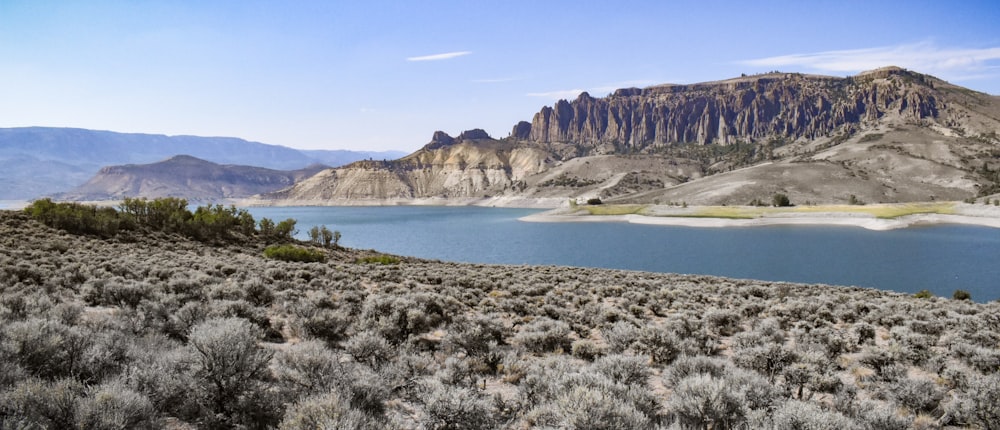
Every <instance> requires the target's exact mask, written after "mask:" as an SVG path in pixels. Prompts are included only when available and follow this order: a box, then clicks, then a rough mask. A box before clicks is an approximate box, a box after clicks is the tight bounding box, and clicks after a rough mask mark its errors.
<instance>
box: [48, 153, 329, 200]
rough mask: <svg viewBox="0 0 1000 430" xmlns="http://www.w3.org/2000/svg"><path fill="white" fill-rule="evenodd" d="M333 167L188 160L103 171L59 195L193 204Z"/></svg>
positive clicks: (263, 188)
mask: <svg viewBox="0 0 1000 430" xmlns="http://www.w3.org/2000/svg"><path fill="white" fill-rule="evenodd" d="M326 167H327V166H322V165H313V166H309V167H306V168H304V169H300V170H293V171H283V170H272V169H265V168H261V167H251V166H236V165H220V164H216V163H212V162H209V161H205V160H202V159H199V158H195V157H191V156H188V155H178V156H175V157H171V158H169V159H167V160H164V161H161V162H158V163H152V164H127V165H122V166H108V167H103V168H101V170H100V171H99V172H98V173H97V174H96V175H94V177H92V178H91V179H90V180H89V181H87V182H86V183H85V184H83V185H81V186H79V187H77V188H75V189H73V190H72V191H69V192H67V193H63V194H60V195H57V198H59V199H64V200H119V199H122V198H124V197H147V198H157V197H181V198H185V199H188V200H192V201H202V200H209V201H211V200H218V199H226V198H242V197H248V196H252V195H255V194H261V193H267V192H271V191H275V190H279V189H282V188H286V187H288V186H291V185H292V184H294V183H295V182H297V181H300V180H302V179H305V178H306V177H309V176H312V175H313V174H315V173H317V172H319V171H321V170H323V169H325V168H326Z"/></svg>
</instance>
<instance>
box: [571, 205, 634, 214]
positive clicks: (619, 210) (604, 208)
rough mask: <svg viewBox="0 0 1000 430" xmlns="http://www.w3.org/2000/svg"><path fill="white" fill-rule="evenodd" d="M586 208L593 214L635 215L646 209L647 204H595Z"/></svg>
mask: <svg viewBox="0 0 1000 430" xmlns="http://www.w3.org/2000/svg"><path fill="white" fill-rule="evenodd" d="M584 209H586V210H587V212H590V214H591V215H634V214H639V213H640V212H642V210H643V209H646V205H599V206H597V205H594V206H587V207H585V208H584Z"/></svg>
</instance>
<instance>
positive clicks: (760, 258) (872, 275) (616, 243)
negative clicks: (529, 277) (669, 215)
mask: <svg viewBox="0 0 1000 430" xmlns="http://www.w3.org/2000/svg"><path fill="white" fill-rule="evenodd" d="M250 211H251V213H253V215H254V217H255V218H258V219H259V218H260V217H268V218H271V219H273V220H275V221H280V220H283V219H285V218H295V219H296V220H298V224H297V228H298V229H299V232H300V233H299V237H301V238H305V237H306V232H307V231H308V230H309V228H310V227H312V226H314V225H321V224H322V225H326V226H327V227H329V228H330V229H331V230H338V231H340V232H341V233H342V234H343V238H342V239H341V245H343V246H348V247H352V248H362V249H376V250H378V251H382V252H387V253H392V254H399V255H408V256H415V257H421V258H430V259H440V260H446V261H461V262H474V263H501V264H540V265H566V266H587V267H604V268H615V269H629V270H644V271H652V272H671V273H696V274H707V275H718V276H727V277H735V278H752V279H764V280H771V281H790V282H805V283H824V284H835V285H857V286H862V287H872V288H880V289H886V290H894V291H901V292H908V293H914V292H917V291H920V290H923V289H927V290H930V291H931V292H932V293H934V294H935V295H938V296H944V297H951V295H952V293H953V292H954V291H955V290H956V289H962V290H966V291H968V292H970V293H971V294H972V298H973V299H974V300H976V301H987V300H995V299H998V298H1000V265H998V264H997V259H998V257H1000V229H994V228H987V227H975V226H963V225H937V226H921V227H913V228H907V229H901V230H891V231H869V230H865V229H862V228H856V227H816V226H769V227H736V228H692V227H670V226H653V225H636V224H626V223H602V222H599V223H591V222H587V223H528V222H520V221H518V220H517V219H518V218H520V217H523V216H525V215H529V214H532V213H535V212H538V210H534V209H497V208H480V207H422V206H396V207H274V208H250Z"/></svg>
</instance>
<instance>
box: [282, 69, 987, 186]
mask: <svg viewBox="0 0 1000 430" xmlns="http://www.w3.org/2000/svg"><path fill="white" fill-rule="evenodd" d="M998 134H1000V98H998V97H996V96H990V95H987V94H983V93H978V92H975V91H972V90H969V89H966V88H962V87H958V86H955V85H952V84H949V83H947V82H945V81H943V80H940V79H938V78H935V77H932V76H928V75H924V74H920V73H916V72H913V71H909V70H905V69H901V68H898V67H886V68H881V69H876V70H872V71H868V72H864V73H860V74H858V75H855V76H850V77H832V76H817V75H805V74H800V73H779V72H773V73H767V74H760V75H754V76H741V77H738V78H733V79H728V80H723V81H715V82H705V83H699V84H690V85H673V84H666V85H657V86H652V87H648V88H625V89H619V90H617V91H614V92H613V93H611V94H609V95H608V96H606V97H600V98H597V97H593V96H591V95H590V94H588V93H582V94H580V95H579V96H578V97H576V98H575V99H574V100H572V101H567V100H560V101H558V102H557V103H555V104H554V105H553V106H545V107H543V108H542V109H541V110H540V111H539V112H537V113H536V114H534V116H533V118H532V120H531V121H530V122H528V121H521V122H518V123H517V124H516V125H514V127H513V128H512V130H511V133H510V135H509V136H508V137H506V138H503V139H494V138H491V137H490V136H489V135H487V134H486V133H485V132H483V131H482V130H470V131H466V132H463V133H462V134H460V135H459V136H458V137H452V136H450V135H448V134H447V133H445V132H440V131H439V132H436V133H435V134H434V136H433V137H432V138H431V141H430V142H429V143H428V144H427V145H425V146H424V147H423V148H421V149H420V150H418V151H417V152H415V153H413V154H411V155H409V156H407V157H404V158H402V159H399V160H395V161H386V162H380V163H375V162H359V163H355V164H352V165H349V166H345V167H343V168H340V169H336V170H335V171H328V172H324V174H322V175H318V176H316V177H314V178H311V179H310V180H309V181H305V182H303V183H302V184H297V185H296V186H295V187H293V188H291V189H288V190H284V191H282V192H281V193H276V194H272V195H269V196H266V198H267V199H271V200H274V199H277V200H281V199H287V198H294V199H295V200H296V201H299V202H301V201H307V202H308V201H313V202H316V203H318V204H340V203H343V202H346V201H351V200H355V199H359V198H360V199H364V200H366V201H369V202H371V201H378V200H384V199H404V200H405V199H423V198H430V197H435V198H445V199H455V198H463V199H467V198H491V197H496V196H503V197H518V198H549V199H556V200H557V201H565V200H566V199H567V198H575V199H579V198H585V199H587V198H593V197H599V198H602V199H610V200H612V201H615V200H618V201H627V202H638V203H656V202H661V203H664V202H692V203H694V202H697V203H702V204H747V203H748V202H750V201H755V200H758V201H759V200H763V201H768V200H769V199H770V198H771V195H772V194H774V193H783V194H787V195H789V196H790V197H792V198H793V199H795V200H794V201H795V202H800V203H804V202H813V203H840V202H849V201H851V202H856V201H865V202H873V203H877V202H886V203H889V202H906V201H926V200H942V199H948V200H963V199H969V198H974V197H976V196H988V195H991V194H992V193H996V192H998V191H1000V175H998V174H997V173H996V172H997V171H1000V161H998V159H997V157H998V156H997V154H1000V136H998ZM852 196H853V197H852Z"/></svg>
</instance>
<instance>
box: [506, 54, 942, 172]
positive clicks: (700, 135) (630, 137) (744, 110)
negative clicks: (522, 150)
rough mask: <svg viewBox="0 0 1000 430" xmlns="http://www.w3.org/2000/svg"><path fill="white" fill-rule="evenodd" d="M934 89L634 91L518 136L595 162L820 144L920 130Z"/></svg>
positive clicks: (867, 78) (886, 75) (846, 81)
mask: <svg viewBox="0 0 1000 430" xmlns="http://www.w3.org/2000/svg"><path fill="white" fill-rule="evenodd" d="M934 81H936V79H934V78H930V77H927V76H925V75H920V74H917V73H913V72H909V71H905V70H903V69H899V68H885V69H879V70H876V71H872V72H869V73H866V74H861V75H858V76H855V77H850V78H835V77H825V76H808V75H801V74H784V73H780V74H779V73H772V74H766V75H759V76H753V77H742V78H736V79H730V80H726V81H719V82H711V83H704V84H694V85H662V86H655V87H649V88H645V89H638V88H629V89H621V90H618V91H616V92H614V93H613V94H612V95H610V96H608V97H605V98H599V99H598V98H593V97H591V96H590V95H589V94H587V93H583V94H580V96H579V97H577V98H576V100H573V101H572V102H569V101H566V100H560V101H559V102H557V103H556V104H555V105H554V106H552V107H548V106H546V107H544V108H542V110H541V111H540V112H538V113H536V114H535V116H534V118H533V119H532V121H531V123H530V124H529V123H524V122H522V123H519V124H517V125H516V126H515V127H514V129H513V130H512V132H511V135H512V136H513V137H514V138H516V139H520V140H526V141H530V142H536V143H543V144H550V143H573V144H574V145H576V146H578V147H582V149H583V150H584V151H585V153H588V154H592V153H608V152H626V151H634V150H640V151H642V150H648V149H650V148H655V147H659V146H664V145H676V144H684V143H696V144H702V145H706V144H723V145H727V144H733V143H737V142H755V141H760V140H764V139H770V138H783V139H788V140H795V139H800V138H804V139H814V138H816V137H819V136H823V135H827V134H830V133H832V132H834V131H835V130H837V129H838V128H839V127H841V126H844V125H847V124H864V123H870V124H873V123H875V122H877V121H878V120H879V119H881V118H883V117H886V116H893V117H899V118H902V119H905V120H913V121H919V120H921V119H923V118H927V117H936V116H937V115H938V110H939V104H940V101H939V100H938V98H937V97H936V96H935V94H934V90H933V85H934ZM938 82H940V81H938Z"/></svg>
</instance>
